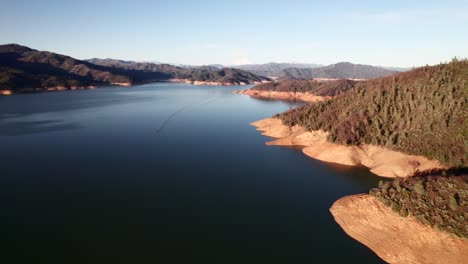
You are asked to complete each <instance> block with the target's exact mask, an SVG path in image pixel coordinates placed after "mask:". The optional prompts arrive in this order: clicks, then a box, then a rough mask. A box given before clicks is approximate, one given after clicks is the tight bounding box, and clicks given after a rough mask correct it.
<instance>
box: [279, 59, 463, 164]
mask: <svg viewBox="0 0 468 264" xmlns="http://www.w3.org/2000/svg"><path fill="white" fill-rule="evenodd" d="M467 100H468V61H467V60H461V61H459V60H456V59H454V60H453V61H452V62H451V63H448V64H440V65H437V66H427V67H422V68H418V69H414V70H412V71H409V72H405V73H399V74H395V75H392V76H388V77H382V78H377V79H373V80H368V81H363V82H358V83H356V85H355V87H354V89H352V90H350V91H349V92H347V93H343V94H341V95H339V96H337V97H335V98H334V99H332V100H329V101H324V102H318V103H315V104H310V105H304V106H302V107H299V108H297V109H293V110H290V111H288V112H285V113H282V114H279V115H277V116H278V117H279V118H281V119H282V120H283V123H284V124H287V125H290V126H291V125H295V124H298V125H302V126H304V127H306V128H307V129H309V130H319V129H321V130H325V131H328V132H329V138H328V139H329V140H330V141H332V142H336V143H340V144H348V145H360V144H374V145H382V146H385V147H388V148H390V149H393V150H397V151H402V152H405V153H408V154H416V155H423V156H426V157H429V158H432V159H437V160H439V161H441V162H442V163H443V164H444V165H446V166H450V167H466V166H467V161H468V157H467V156H468V109H467Z"/></svg>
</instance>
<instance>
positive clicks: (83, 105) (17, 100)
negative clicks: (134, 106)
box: [0, 88, 152, 121]
mask: <svg viewBox="0 0 468 264" xmlns="http://www.w3.org/2000/svg"><path fill="white" fill-rule="evenodd" d="M99 89H103V90H105V89H118V88H99ZM151 100H152V99H151V97H148V96H146V95H138V94H131V93H129V94H126V93H125V91H124V92H121V93H112V94H111V95H109V94H107V93H104V92H103V91H101V90H99V91H95V90H90V91H61V92H43V93H37V94H17V95H14V96H10V97H5V98H1V97H0V105H2V113H0V121H2V120H5V119H10V118H19V117H23V116H28V115H33V114H40V113H49V112H63V111H74V110H83V109H90V108H101V107H107V106H112V105H118V104H123V103H138V102H148V101H151Z"/></svg>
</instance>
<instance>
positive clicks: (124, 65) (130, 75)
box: [0, 44, 269, 92]
mask: <svg viewBox="0 0 468 264" xmlns="http://www.w3.org/2000/svg"><path fill="white" fill-rule="evenodd" d="M93 61H94V62H96V63H98V64H99V65H98V64H93V63H91V62H88V61H82V60H77V59H74V58H72V57H69V56H65V55H61V54H56V53H52V52H47V51H38V50H34V49H30V48H28V47H24V46H20V45H17V44H8V45H0V90H12V91H16V92H19V91H33V90H38V89H45V88H50V87H63V88H65V89H66V88H71V87H86V86H94V85H111V84H117V85H131V84H138V83H145V82H155V81H167V80H170V79H173V78H180V79H189V80H193V81H205V82H222V83H232V84H240V83H254V82H260V81H268V80H269V79H267V78H264V77H260V76H257V75H254V74H251V73H249V72H245V71H241V70H236V69H221V70H220V69H217V68H215V67H201V68H193V69H192V68H189V69H186V68H179V67H175V66H172V65H168V64H154V63H134V62H129V61H118V60H112V59H107V60H97V59H95V60H93Z"/></svg>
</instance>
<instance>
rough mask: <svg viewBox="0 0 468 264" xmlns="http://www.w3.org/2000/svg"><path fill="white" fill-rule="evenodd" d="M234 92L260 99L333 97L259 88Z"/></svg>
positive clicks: (326, 98)
mask: <svg viewBox="0 0 468 264" xmlns="http://www.w3.org/2000/svg"><path fill="white" fill-rule="evenodd" d="M234 93H236V94H246V95H249V96H251V97H253V98H261V99H277V100H300V101H304V102H307V103H314V102H320V101H325V100H329V99H331V98H333V96H317V95H314V94H310V93H301V92H296V93H294V92H277V91H259V90H252V89H247V90H239V91H235V92H234Z"/></svg>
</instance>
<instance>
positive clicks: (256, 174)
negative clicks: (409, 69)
mask: <svg viewBox="0 0 468 264" xmlns="http://www.w3.org/2000/svg"><path fill="white" fill-rule="evenodd" d="M242 88H244V89H245V87H242ZM236 89H239V87H221V86H192V85H186V84H169V83H157V84H147V85H142V86H135V87H130V88H123V87H112V88H111V87H102V88H98V89H95V90H87V91H65V92H45V93H37V94H19V95H13V96H7V97H0V146H1V148H0V160H1V168H2V171H1V177H0V209H1V211H2V214H1V217H0V230H1V238H0V239H1V241H2V247H1V249H0V251H1V252H2V256H4V257H10V258H12V259H14V260H18V261H20V262H21V261H25V262H26V261H27V262H30V263H31V262H33V263H38V262H50V261H54V260H59V261H66V262H70V261H74V260H79V261H81V262H82V263H84V262H109V261H114V260H120V261H126V262H128V263H141V262H150V263H175V262H182V263H195V262H198V261H203V262H202V263H227V262H230V263H250V262H254V263H269V262H275V263H278V262H280V263H345V262H346V263H356V262H358V263H383V262H382V261H381V260H380V259H379V258H378V257H377V256H376V255H375V254H374V253H373V252H372V251H370V250H369V249H367V248H366V247H365V246H363V245H361V244H360V243H358V242H357V241H355V240H353V239H352V238H350V237H348V236H347V235H346V234H345V233H344V232H343V231H342V229H341V228H340V227H339V226H338V224H336V223H335V221H334V219H333V217H332V215H331V214H330V212H329V208H330V206H331V205H332V204H333V202H334V201H336V200H337V199H339V198H341V197H343V196H346V195H350V194H356V193H363V192H368V190H369V189H370V188H372V187H374V186H376V185H377V182H378V181H379V180H380V178H378V177H377V176H375V175H373V174H371V173H370V172H368V171H367V170H366V169H361V168H350V167H345V166H338V165H331V164H325V163H322V162H319V161H316V160H313V159H311V158H309V157H307V156H305V155H303V154H302V153H301V151H300V149H297V148H287V147H272V146H266V145H265V142H267V141H269V140H270V139H269V138H267V137H264V136H262V135H261V134H260V133H259V132H258V131H256V130H255V128H254V127H252V126H250V125H249V123H251V122H253V121H256V120H259V119H263V118H266V117H270V116H272V115H274V114H276V113H279V112H282V111H285V110H287V109H289V108H291V107H295V106H297V105H299V103H294V102H283V101H268V100H259V99H253V98H250V97H248V96H246V95H239V94H233V93H232V92H233V91H234V90H236ZM66 262H64V263H66Z"/></svg>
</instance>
